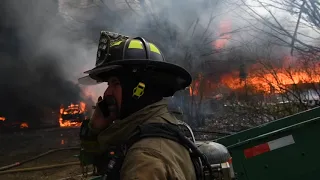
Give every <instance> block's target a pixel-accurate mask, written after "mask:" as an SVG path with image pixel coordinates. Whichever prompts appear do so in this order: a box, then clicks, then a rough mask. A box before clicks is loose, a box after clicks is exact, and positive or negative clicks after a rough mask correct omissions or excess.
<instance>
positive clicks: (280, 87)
mask: <svg viewBox="0 0 320 180" xmlns="http://www.w3.org/2000/svg"><path fill="white" fill-rule="evenodd" d="M284 62H286V61H284ZM239 74H240V72H239V71H234V72H232V73H230V74H225V75H223V76H222V77H221V83H222V84H224V85H226V86H228V87H229V88H231V89H233V90H235V89H240V88H244V87H245V86H246V85H247V86H250V87H253V88H254V89H255V90H256V91H259V92H264V93H283V92H285V91H287V90H288V89H287V86H288V85H293V84H311V83H319V82H320V63H313V64H312V65H311V64H309V65H306V64H302V63H298V64H295V65H294V66H291V67H285V66H283V67H274V66H271V67H265V66H264V65H262V64H255V65H252V66H251V67H249V68H248V73H247V74H248V75H247V77H246V78H244V79H241V78H240V75H239Z"/></svg>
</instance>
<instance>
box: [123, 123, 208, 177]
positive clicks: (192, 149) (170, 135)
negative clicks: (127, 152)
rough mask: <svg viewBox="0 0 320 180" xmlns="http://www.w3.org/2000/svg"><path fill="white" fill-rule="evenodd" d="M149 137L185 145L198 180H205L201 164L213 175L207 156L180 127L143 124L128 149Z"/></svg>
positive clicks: (164, 124)
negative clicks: (203, 179)
mask: <svg viewBox="0 0 320 180" xmlns="http://www.w3.org/2000/svg"><path fill="white" fill-rule="evenodd" d="M148 137H161V138H166V139H170V140H172V141H175V142H177V143H179V144H181V145H183V146H184V147H185V148H186V149H187V150H188V151H189V153H190V157H191V159H192V161H193V164H194V167H195V170H196V174H197V179H202V178H203V173H202V172H203V171H202V169H203V167H202V163H201V162H203V163H204V165H205V167H206V168H207V169H208V171H209V174H210V175H211V176H212V175H213V173H212V171H211V166H210V164H209V162H208V160H207V158H206V156H205V155H204V154H203V153H202V152H200V150H199V149H198V148H197V147H196V146H195V144H194V143H193V142H192V141H190V140H189V139H188V138H187V137H186V136H185V135H183V134H182V133H181V132H180V130H179V126H178V125H176V124H168V123H148V124H142V125H140V126H138V128H137V132H136V134H135V135H134V136H132V137H131V138H130V139H129V141H127V143H126V147H127V149H129V148H130V147H131V146H132V145H133V144H134V143H136V142H138V141H139V140H141V139H143V138H148ZM199 158H200V159H199ZM198 160H199V161H198Z"/></svg>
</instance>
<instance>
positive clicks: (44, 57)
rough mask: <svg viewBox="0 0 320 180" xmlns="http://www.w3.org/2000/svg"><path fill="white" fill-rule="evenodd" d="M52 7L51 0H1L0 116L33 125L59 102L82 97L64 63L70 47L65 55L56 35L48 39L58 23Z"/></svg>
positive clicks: (81, 98) (67, 102)
mask: <svg viewBox="0 0 320 180" xmlns="http://www.w3.org/2000/svg"><path fill="white" fill-rule="evenodd" d="M57 10H58V5H57V4H56V3H54V1H46V2H44V1H39V0H38V1H37V0H32V1H20V0H2V1H1V2H0V12H1V15H0V77H1V78H0V79H1V80H0V86H1V88H0V116H4V117H6V118H7V120H8V121H27V122H28V123H29V124H38V123H39V122H44V121H45V119H46V118H48V116H49V115H51V113H52V112H53V111H54V112H59V107H60V105H61V104H65V105H67V104H69V103H71V102H73V103H74V102H79V101H86V99H83V95H82V94H83V93H82V91H81V89H80V87H79V86H78V85H76V84H75V83H73V82H71V81H70V80H69V79H70V77H68V76H70V74H72V73H66V71H65V68H64V65H65V64H68V62H67V61H69V60H70V59H71V53H73V52H70V53H67V56H70V58H69V59H67V58H65V57H66V55H62V53H61V52H63V51H60V53H59V51H58V50H61V48H62V47H61V46H60V47H59V44H54V43H55V42H54V40H55V39H52V41H50V38H51V37H50V36H52V34H50V33H51V32H50V31H51V30H53V28H59V26H60V24H59V22H62V20H59V18H58V17H57V16H56V14H57ZM54 23H57V26H56V27H55V26H54ZM55 32H58V31H55ZM61 34H62V32H61ZM55 36H56V37H59V35H57V34H55ZM61 38H64V37H61ZM48 45H52V46H51V47H50V48H48V47H49V46H48ZM61 45H62V46H63V44H61ZM46 46H47V47H46ZM64 62H65V63H64ZM68 68H69V71H73V69H70V66H68Z"/></svg>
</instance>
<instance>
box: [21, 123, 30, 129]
mask: <svg viewBox="0 0 320 180" xmlns="http://www.w3.org/2000/svg"><path fill="white" fill-rule="evenodd" d="M28 127H29V125H28V123H26V122H23V123H21V124H20V128H21V129H24V128H28Z"/></svg>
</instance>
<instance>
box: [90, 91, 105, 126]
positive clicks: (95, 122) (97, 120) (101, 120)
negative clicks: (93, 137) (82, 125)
mask: <svg viewBox="0 0 320 180" xmlns="http://www.w3.org/2000/svg"><path fill="white" fill-rule="evenodd" d="M99 100H100V101H101V100H102V97H101V96H100V97H99V98H98V101H99ZM91 122H92V127H93V128H95V129H104V128H106V127H107V126H108V124H109V122H108V121H107V119H106V118H105V117H104V116H103V114H102V112H101V110H100V108H99V106H98V105H97V104H96V106H95V110H94V112H93V114H92V117H91Z"/></svg>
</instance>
